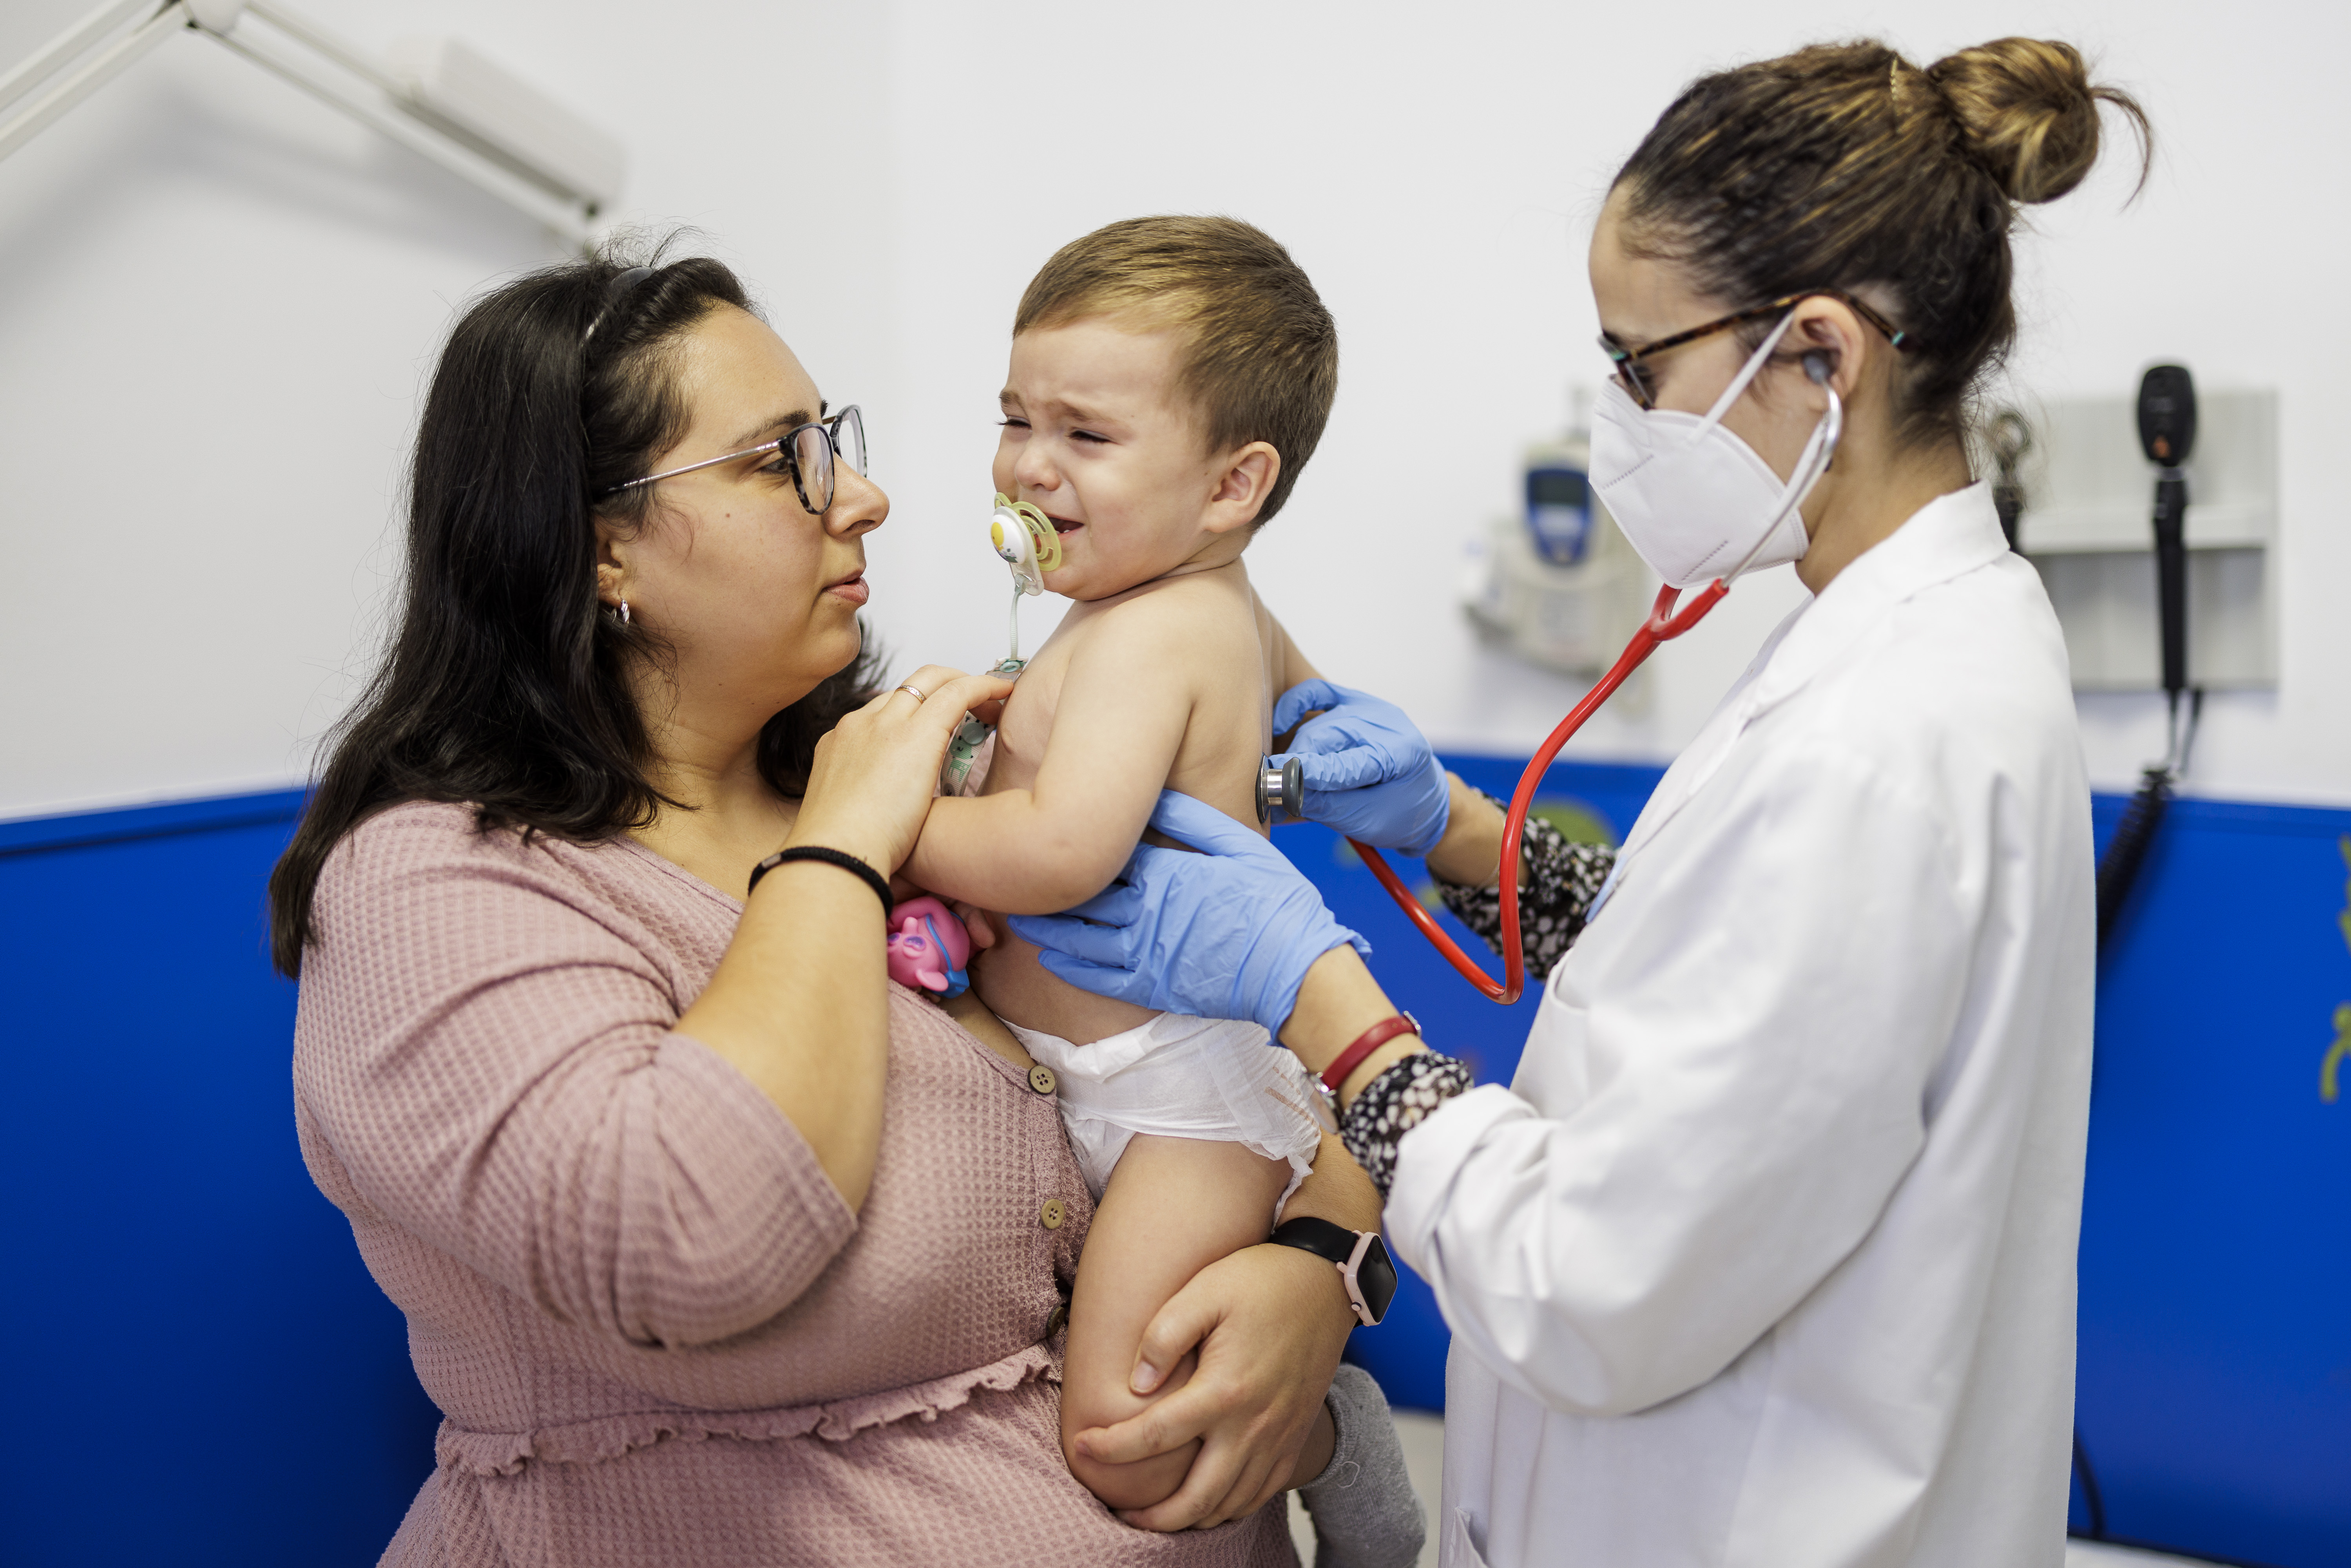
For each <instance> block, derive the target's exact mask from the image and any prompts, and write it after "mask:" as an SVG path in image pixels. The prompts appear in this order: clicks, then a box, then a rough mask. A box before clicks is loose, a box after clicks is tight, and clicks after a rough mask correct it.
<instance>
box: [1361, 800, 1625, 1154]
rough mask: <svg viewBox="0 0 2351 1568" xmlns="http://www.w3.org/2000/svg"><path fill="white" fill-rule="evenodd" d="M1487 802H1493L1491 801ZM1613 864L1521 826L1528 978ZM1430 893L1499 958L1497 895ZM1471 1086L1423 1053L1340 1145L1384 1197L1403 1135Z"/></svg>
mask: <svg viewBox="0 0 2351 1568" xmlns="http://www.w3.org/2000/svg"><path fill="white" fill-rule="evenodd" d="M1485 793H1486V792H1485V791H1484V790H1482V789H1481V790H1479V794H1481V795H1485ZM1486 799H1487V800H1494V797H1492V796H1491V795H1486ZM1494 804H1495V805H1496V806H1500V805H1501V804H1502V802H1501V801H1499V800H1494ZM1615 864H1616V852H1615V851H1614V849H1612V848H1610V847H1609V846H1607V845H1605V844H1575V843H1570V842H1568V841H1567V839H1566V838H1565V837H1564V836H1563V835H1562V834H1561V832H1560V831H1559V830H1558V829H1557V828H1554V827H1552V825H1551V824H1550V823H1549V822H1546V821H1541V820H1540V819H1538V818H1533V817H1530V818H1529V819H1527V829H1526V833H1525V836H1524V837H1522V838H1521V839H1520V841H1519V937H1520V941H1522V942H1523V943H1524V944H1525V945H1526V960H1527V971H1528V973H1530V974H1536V975H1540V974H1544V973H1547V972H1548V971H1549V970H1550V969H1551V967H1552V965H1554V964H1556V963H1558V962H1559V959H1560V955H1562V953H1565V952H1566V951H1567V949H1568V947H1569V946H1571V945H1572V944H1573V942H1574V941H1575V938H1576V936H1577V935H1578V934H1579V933H1581V932H1582V931H1583V917H1584V913H1585V912H1586V911H1587V910H1589V909H1590V908H1591V907H1592V901H1593V899H1594V898H1596V897H1598V896H1599V895H1600V884H1601V883H1604V882H1606V881H1607V880H1608V873H1609V871H1610V870H1611V869H1612V868H1614V865H1615ZM1437 892H1438V893H1439V894H1441V895H1442V896H1443V897H1444V899H1445V907H1446V908H1447V909H1450V910H1451V911H1453V913H1454V914H1455V915H1458V916H1460V918H1461V923H1462V924H1463V925H1467V926H1468V927H1469V929H1470V930H1472V931H1475V932H1476V933H1477V934H1478V935H1479V936H1483V937H1484V938H1485V939H1486V940H1487V941H1488V942H1489V943H1490V944H1491V945H1492V946H1493V948H1494V950H1495V951H1496V952H1498V953H1499V952H1500V951H1501V948H1502V895H1501V893H1500V892H1499V890H1498V889H1495V888H1490V887H1458V886H1456V885H1454V884H1453V883H1449V882H1439V883H1437ZM1475 1082H1476V1081H1475V1079H1474V1078H1473V1077H1472V1076H1471V1074H1470V1071H1469V1066H1468V1063H1467V1062H1464V1061H1458V1060H1456V1059H1455V1058H1453V1057H1450V1056H1446V1055H1442V1054H1440V1053H1439V1052H1437V1051H1419V1052H1416V1053H1415V1054H1413V1055H1411V1056H1407V1057H1405V1058H1404V1059H1403V1060H1402V1061H1398V1062H1396V1063H1395V1064H1394V1065H1393V1066H1391V1067H1389V1068H1388V1069H1387V1070H1386V1071H1384V1072H1382V1073H1381V1074H1380V1075H1379V1076H1378V1077H1377V1078H1374V1079H1373V1080H1372V1082H1370V1083H1368V1084H1366V1085H1365V1086H1364V1092H1362V1093H1361V1094H1359V1095H1357V1096H1356V1097H1355V1099H1354V1102H1353V1103H1352V1104H1350V1105H1349V1106H1348V1107H1347V1110H1346V1113H1345V1114H1344V1115H1343V1116H1341V1117H1340V1118H1339V1137H1340V1140H1341V1141H1342V1142H1343V1143H1344V1144H1345V1145H1347V1152H1348V1153H1350V1154H1352V1155H1354V1156H1355V1163H1356V1164H1358V1165H1360V1166H1363V1167H1364V1172H1365V1174H1367V1175H1368V1176H1370V1177H1371V1178H1372V1185H1374V1186H1376V1187H1378V1188H1379V1189H1380V1196H1381V1197H1383V1198H1384V1197H1387V1193H1388V1188H1389V1187H1390V1186H1392V1185H1393V1184H1394V1183H1395V1163H1396V1146H1397V1145H1399V1144H1401V1143H1403V1142H1404V1135H1405V1134H1406V1133H1409V1132H1411V1131H1412V1130H1413V1129H1414V1128H1415V1127H1417V1126H1418V1125H1420V1124H1421V1123H1422V1122H1424V1121H1426V1119H1427V1118H1428V1116H1429V1115H1430V1114H1431V1113H1434V1112H1435V1111H1436V1110H1437V1108H1438V1107H1439V1106H1441V1105H1443V1104H1444V1103H1446V1102H1447V1100H1450V1099H1452V1098H1453V1097H1454V1096H1455V1095H1457V1094H1466V1093H1468V1092H1469V1090H1470V1089H1471V1088H1472V1087H1473V1086H1474V1084H1475Z"/></svg>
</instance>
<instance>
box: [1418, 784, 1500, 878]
mask: <svg viewBox="0 0 2351 1568" xmlns="http://www.w3.org/2000/svg"><path fill="white" fill-rule="evenodd" d="M1445 783H1446V787H1447V789H1448V790H1450V791H1451V796H1452V799H1451V801H1450V806H1449V814H1448V815H1447V819H1446V823H1445V837H1443V838H1442V839H1439V840H1438V841H1437V847H1436V848H1435V849H1433V850H1431V851H1429V852H1428V874H1429V875H1431V876H1433V877H1435V878H1437V880H1438V881H1439V882H1449V883H1453V884H1454V885H1455V886H1456V887H1491V886H1493V885H1494V884H1495V883H1498V882H1499V881H1500V880H1501V876H1502V813H1501V812H1500V811H1499V810H1497V809H1496V808H1495V805H1494V803H1493V802H1492V801H1491V800H1488V799H1486V797H1485V796H1483V795H1480V794H1479V793H1478V791H1477V790H1475V789H1471V788H1469V786H1468V785H1467V784H1464V783H1463V782H1461V780H1460V779H1458V777H1456V776H1455V775H1453V774H1450V773H1447V775H1446V776H1445Z"/></svg>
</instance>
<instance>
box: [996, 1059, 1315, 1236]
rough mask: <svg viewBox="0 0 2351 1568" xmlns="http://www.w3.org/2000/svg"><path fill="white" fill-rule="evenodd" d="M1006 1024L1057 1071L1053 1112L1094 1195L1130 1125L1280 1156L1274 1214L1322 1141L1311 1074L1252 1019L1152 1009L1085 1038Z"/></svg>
mask: <svg viewBox="0 0 2351 1568" xmlns="http://www.w3.org/2000/svg"><path fill="white" fill-rule="evenodd" d="M1009 1027H1010V1029H1011V1030H1012V1032H1013V1033H1014V1034H1015V1035H1017V1036H1019V1040H1020V1043H1021V1044H1023V1045H1025V1046H1027V1047H1028V1048H1029V1055H1031V1056H1033V1057H1035V1058H1036V1059H1037V1060H1038V1061H1041V1062H1043V1063H1044V1064H1045V1065H1046V1066H1048V1067H1050V1068H1051V1069H1052V1070H1053V1075H1054V1076H1055V1077H1056V1078H1058V1079H1060V1080H1061V1083H1060V1087H1059V1092H1060V1095H1061V1121H1062V1123H1063V1124H1064V1125H1066V1126H1067V1127H1068V1128H1069V1130H1070V1146H1071V1148H1072V1149H1074V1150H1075V1151H1076V1152H1077V1156H1078V1166H1079V1168H1080V1169H1081V1170H1082V1171H1083V1172H1084V1173H1085V1177H1086V1186H1088V1187H1090V1188H1092V1191H1093V1195H1094V1197H1097V1198H1100V1197H1102V1188H1103V1187H1104V1186H1108V1185H1109V1183H1110V1173H1111V1169H1112V1167H1113V1166H1116V1165H1117V1164H1118V1157H1119V1156H1120V1155H1123V1154H1124V1153H1125V1152H1126V1144H1127V1140H1128V1139H1129V1138H1132V1137H1134V1134H1137V1133H1155V1134H1161V1135H1163V1136H1166V1137H1171V1138H1208V1139H1213V1140H1216V1141H1217V1142H1220V1143H1228V1144H1240V1145H1246V1146H1247V1147H1249V1148H1250V1149H1253V1150H1255V1151H1256V1152H1257V1153H1259V1154H1260V1155H1264V1156H1265V1157H1266V1158H1268V1159H1270V1160H1287V1161H1289V1162H1290V1185H1289V1186H1286V1187H1284V1188H1282V1189H1281V1197H1280V1198H1279V1199H1278V1200H1276V1202H1275V1203H1274V1206H1273V1213H1274V1218H1276V1219H1279V1218H1280V1217H1281V1206H1282V1205H1283V1204H1285V1203H1288V1202H1289V1201H1290V1194H1291V1193H1293V1192H1296V1191H1297V1190H1298V1184H1299V1183H1300V1182H1301V1181H1304V1180H1305V1179H1306V1173H1307V1172H1308V1171H1310V1170H1312V1169H1313V1168H1314V1155H1315V1151H1316V1150H1317V1149H1318V1148H1320V1147H1321V1146H1322V1133H1321V1131H1320V1130H1319V1129H1318V1128H1317V1127H1316V1125H1315V1123H1314V1113H1313V1112H1312V1111H1311V1110H1310V1109H1309V1107H1310V1106H1311V1104H1312V1103H1313V1094H1314V1088H1313V1084H1314V1080H1313V1078H1312V1077H1311V1075H1310V1074H1309V1073H1308V1072H1307V1071H1306V1066H1305V1063H1303V1062H1301V1061H1299V1060H1298V1058H1296V1057H1295V1056H1292V1055H1291V1054H1290V1052H1289V1051H1284V1050H1282V1049H1281V1048H1280V1047H1279V1046H1269V1045H1268V1044H1267V1043H1266V1033H1265V1030H1263V1029H1260V1028H1259V1026H1258V1025H1256V1024H1253V1023H1242V1022H1236V1021H1232V1020H1228V1019H1196V1018H1186V1016H1185V1015H1183V1014H1182V1013H1161V1014H1160V1015H1159V1016H1158V1017H1157V1018H1155V1019H1152V1020H1151V1021H1150V1022H1149V1023H1146V1024H1144V1025H1142V1026H1141V1027H1139V1028H1136V1029H1131V1030H1126V1031H1125V1032H1124V1033H1123V1034H1114V1035H1112V1036H1111V1037H1110V1038H1109V1039H1107V1040H1095V1041H1094V1042H1093V1043H1092V1045H1071V1043H1070V1042H1069V1041H1068V1040H1063V1039H1061V1037H1060V1036H1058V1035H1050V1034H1042V1033H1040V1032H1039V1031H1037V1030H1033V1029H1022V1028H1021V1027H1020V1026H1019V1024H1012V1025H1010V1026H1009Z"/></svg>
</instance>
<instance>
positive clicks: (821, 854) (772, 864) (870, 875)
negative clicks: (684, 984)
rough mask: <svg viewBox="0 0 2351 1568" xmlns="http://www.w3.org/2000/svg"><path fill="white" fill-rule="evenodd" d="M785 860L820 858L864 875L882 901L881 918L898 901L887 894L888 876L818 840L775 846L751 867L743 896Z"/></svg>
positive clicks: (886, 915) (888, 886) (752, 890)
mask: <svg viewBox="0 0 2351 1568" xmlns="http://www.w3.org/2000/svg"><path fill="white" fill-rule="evenodd" d="M786 861H822V862H824V863H825V864H827V865H837V866H839V867H840V868H841V870H843V871H853V872H855V873H857V874H858V875H859V876H860V877H862V878H863V879H864V882H865V885H866V886H868V887H870V888H872V890H873V896H874V897H876V898H878V899H880V900H881V901H882V917H883V919H884V920H887V919H888V918H889V917H890V911H891V909H892V908H893V907H894V906H895V905H896V904H897V902H898V901H897V900H896V899H894V898H892V897H891V896H890V879H889V878H888V877H886V876H883V874H882V873H880V872H878V871H875V870H874V869H873V868H872V866H870V865H867V864H866V863H865V862H863V861H862V860H859V859H858V858H857V857H856V856H855V855H852V854H851V853H849V852H846V851H844V850H829V849H826V848H825V847H824V846H823V845H822V844H795V845H793V846H792V847H791V848H790V849H788V850H778V851H777V852H775V853H774V854H771V855H769V856H768V858H767V859H766V860H763V861H761V862H759V863H758V865H755V866H753V867H752V868H751V885H750V886H749V887H747V888H745V889H744V890H743V893H744V896H745V897H746V898H748V897H749V896H750V894H752V893H753V892H754V891H756V890H757V889H758V885H759V879H760V878H761V877H763V876H765V875H767V874H768V873H769V872H771V871H773V870H775V869H776V868H777V867H778V866H779V865H781V864H783V863H784V862H786Z"/></svg>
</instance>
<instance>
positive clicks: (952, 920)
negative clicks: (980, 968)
mask: <svg viewBox="0 0 2351 1568" xmlns="http://www.w3.org/2000/svg"><path fill="white" fill-rule="evenodd" d="M970 962H971V934H970V933H969V932H967V931H966V930H965V929H964V928H963V922H962V921H960V920H957V919H956V917H955V915H953V914H952V913H950V912H949V911H948V909H947V906H946V904H941V903H940V902H939V901H938V900H937V899H935V898H930V897H923V898H910V899H908V900H906V902H905V903H904V904H899V905H898V906H897V907H895V908H894V909H893V910H891V911H890V977H891V978H892V979H893V980H895V981H897V982H898V983H899V984H900V985H902V986H913V987H914V988H916V989H918V990H925V991H930V992H934V993H935V994H936V995H937V996H939V997H941V998H946V997H959V996H961V995H963V994H964V992H965V991H967V990H968V989H970V988H971V977H970V976H968V975H967V974H965V973H964V966H965V965H966V964H968V963H970Z"/></svg>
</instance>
